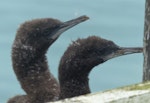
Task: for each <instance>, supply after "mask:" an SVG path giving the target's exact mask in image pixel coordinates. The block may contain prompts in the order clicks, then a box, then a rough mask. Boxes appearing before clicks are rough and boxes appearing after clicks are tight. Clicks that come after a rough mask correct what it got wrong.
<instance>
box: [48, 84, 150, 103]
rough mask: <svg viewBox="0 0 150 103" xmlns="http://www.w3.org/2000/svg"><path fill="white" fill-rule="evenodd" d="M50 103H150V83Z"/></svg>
mask: <svg viewBox="0 0 150 103" xmlns="http://www.w3.org/2000/svg"><path fill="white" fill-rule="evenodd" d="M48 103H150V82H147V83H140V84H135V85H131V86H126V87H122V88H118V89H113V90H108V91H105V92H99V93H92V94H87V95H83V96H79V97H74V98H70V99H64V100H61V101H57V102H48Z"/></svg>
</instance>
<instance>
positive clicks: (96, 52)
mask: <svg viewBox="0 0 150 103" xmlns="http://www.w3.org/2000/svg"><path fill="white" fill-rule="evenodd" d="M142 51H143V48H141V47H137V48H124V47H119V46H117V45H116V44H115V43H113V42H112V41H110V40H106V39H102V38H100V37H96V36H91V37H88V38H86V39H78V40H77V41H74V42H73V43H72V44H71V45H70V46H69V47H68V49H67V50H66V51H65V53H64V55H63V56H62V58H61V60H60V65H59V82H60V99H64V98H71V97H74V96H79V95H83V94H87V93H90V88H89V78H88V75H89V73H90V71H91V70H92V69H93V67H95V66H97V65H99V64H101V63H104V62H106V61H107V60H109V59H112V58H114V57H118V56H122V55H128V54H132V53H141V52H142Z"/></svg>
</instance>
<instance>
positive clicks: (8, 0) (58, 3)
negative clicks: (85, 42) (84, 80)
mask: <svg viewBox="0 0 150 103" xmlns="http://www.w3.org/2000/svg"><path fill="white" fill-rule="evenodd" d="M144 7H145V0H0V103H6V101H7V100H8V98H10V97H13V96H15V95H17V94H24V92H23V90H22V89H21V87H20V85H19V82H18V81H17V79H16V76H15V74H14V72H13V70H12V65H11V46H12V43H13V40H14V38H15V34H16V30H17V28H18V27H19V25H20V24H21V23H23V22H24V21H27V20H32V19H35V18H45V17H52V18H57V19H59V20H61V21H67V20H70V19H73V18H76V17H78V16H81V15H87V16H89V17H90V20H88V21H86V22H84V23H82V24H80V25H77V26H76V27H74V28H72V29H70V30H68V31H66V32H65V33H63V35H61V37H60V38H59V39H58V40H57V41H56V42H55V43H54V44H53V45H52V47H51V48H50V49H49V51H48V54H47V56H48V59H49V66H50V69H51V72H52V73H53V74H54V76H55V77H57V71H58V70H57V68H58V64H59V60H60V58H61V56H62V55H63V53H64V51H65V50H66V48H67V47H68V45H69V44H70V43H71V42H72V41H73V40H76V39H77V38H85V37H88V36H90V35H96V36H100V37H102V38H106V39H109V40H112V41H114V42H115V43H116V44H118V45H119V46H125V47H133V46H143V28H144V9H145V8H144ZM142 69H143V55H142V54H133V55H128V56H122V57H118V58H115V59H112V60H109V61H107V62H105V63H104V64H102V65H99V66H97V67H95V68H94V69H93V70H92V72H91V73H90V76H89V78H90V88H91V90H92V92H98V91H103V90H108V89H112V88H117V87H121V86H126V85H130V84H134V83H139V82H141V81H142Z"/></svg>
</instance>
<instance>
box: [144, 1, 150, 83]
mask: <svg viewBox="0 0 150 103" xmlns="http://www.w3.org/2000/svg"><path fill="white" fill-rule="evenodd" d="M143 42H144V45H143V46H144V52H143V53H144V69H143V81H149V80H150V0H146V4H145V25H144V38H143Z"/></svg>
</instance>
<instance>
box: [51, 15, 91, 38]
mask: <svg viewBox="0 0 150 103" xmlns="http://www.w3.org/2000/svg"><path fill="white" fill-rule="evenodd" d="M88 19H89V17H87V16H85V15H84V16H80V17H78V18H76V19H72V20H69V21H66V22H63V23H62V24H60V25H59V27H58V28H57V29H56V30H55V31H54V32H53V33H52V34H51V35H50V37H49V38H50V39H53V40H55V39H57V38H58V37H59V36H60V35H61V34H62V33H63V32H65V31H66V30H68V29H70V28H72V27H74V26H75V25H77V24H79V23H81V22H84V21H86V20H88Z"/></svg>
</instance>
